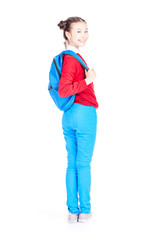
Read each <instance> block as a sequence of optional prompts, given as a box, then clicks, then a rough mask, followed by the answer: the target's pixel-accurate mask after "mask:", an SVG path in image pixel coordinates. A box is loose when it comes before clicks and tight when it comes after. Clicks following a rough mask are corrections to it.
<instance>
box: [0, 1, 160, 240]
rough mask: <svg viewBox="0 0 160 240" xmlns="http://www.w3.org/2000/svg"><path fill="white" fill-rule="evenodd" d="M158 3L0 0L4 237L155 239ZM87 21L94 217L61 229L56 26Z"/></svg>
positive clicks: (159, 197) (159, 193)
mask: <svg viewBox="0 0 160 240" xmlns="http://www.w3.org/2000/svg"><path fill="white" fill-rule="evenodd" d="M159 12H160V7H159V1H156V0H152V1H143V0H139V1H137V0H135V1H125V0H123V1H117V0H113V1H102V0H100V1H96V2H93V1H84V0H81V1H79V2H76V1H72V0H69V1H64V0H63V1H53V0H52V1H51V0H46V1H36V0H32V1H30V0H28V1H18V0H15V1H1V3H0V25H1V38H0V69H1V70H0V112H1V117H0V121H1V124H0V136H1V151H0V155H1V156H0V186H1V188H0V193H1V197H0V211H1V212H0V220H1V231H0V234H1V235H2V236H1V239H3V240H5V239H11V238H13V237H14V238H16V239H39V240H41V239H48V240H49V239H54V238H56V237H57V239H62V238H63V237H65V238H66V239H74V238H75V237H76V239H82V237H84V239H87V237H93V236H99V233H102V235H103V236H104V239H109V240H111V239H113V240H115V239H116V240H117V239H123V240H124V239H127V240H128V239H130V240H131V239H154V240H158V239H159V238H160V232H159V225H160V218H159V216H160V206H159V202H160V186H159V183H160V176H159V170H160V168H159V161H160V151H159V148H160V126H159V122H160V96H159V92H160V87H159V81H160V71H159V67H160V45H159V42H160V31H159V29H160V26H159V23H160V16H159ZM70 16H80V17H82V18H84V19H85V20H86V21H87V23H88V28H89V36H90V37H89V41H88V43H87V45H86V47H85V49H83V50H82V52H83V54H84V56H85V59H86V61H87V63H88V65H89V66H90V67H94V68H95V71H96V73H97V77H96V80H95V83H94V84H95V92H96V95H97V99H98V102H99V109H98V110H97V113H98V132H97V141H96V147H95V152H94V156H93V161H92V193H91V197H92V211H93V219H92V221H91V222H90V223H87V224H85V225H80V224H76V225H74V226H73V225H72V226H71V225H69V224H67V222H66V218H65V217H66V215H67V208H66V205H65V204H66V192H65V191H66V190H65V171H66V164H67V160H66V156H67V155H66V150H65V142H64V138H63V133H62V128H61V117H62V112H60V111H59V110H58V109H57V108H56V107H55V106H54V104H53V102H52V100H51V98H50V96H49V93H48V91H47V87H48V81H49V80H48V75H49V69H50V65H51V62H52V59H53V57H54V56H55V55H56V54H57V53H58V52H60V51H61V50H63V42H64V39H63V33H62V31H61V30H59V28H58V27H57V24H58V23H59V21H60V20H64V19H66V18H68V17H70Z"/></svg>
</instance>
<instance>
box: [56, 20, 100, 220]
mask: <svg viewBox="0 0 160 240" xmlns="http://www.w3.org/2000/svg"><path fill="white" fill-rule="evenodd" d="M58 26H59V27H60V29H62V30H63V36H64V38H65V40H66V42H65V47H66V49H67V50H72V51H74V52H76V53H77V54H78V55H79V56H80V57H81V55H80V47H84V46H85V44H86V42H87V40H88V28H87V24H86V22H85V20H83V19H82V18H80V17H70V18H68V19H67V20H65V21H60V23H59V24H58ZM81 58H82V57H81ZM82 59H83V58H82ZM83 60H84V59H83ZM95 77H96V73H95V71H94V69H89V70H88V72H87V71H84V69H83V67H82V66H81V64H80V63H79V62H78V61H77V59H75V58H74V57H73V56H70V55H64V60H63V67H62V75H61V79H60V82H59V95H60V96H61V97H67V96H71V95H74V94H75V101H74V104H73V105H72V107H71V108H70V109H69V110H67V111H65V112H64V113H63V117H62V128H63V133H64V138H65V141H66V149H67V152H68V166H67V171H66V189H67V206H68V211H69V215H68V222H70V223H74V222H77V221H79V222H86V221H88V220H89V219H90V217H91V204H90V186H91V172H90V163H91V159H92V155H93V150H94V145H95V139H96V128H97V113H96V109H97V108H98V103H97V100H96V96H95V92H94V87H93V81H94V79H95Z"/></svg>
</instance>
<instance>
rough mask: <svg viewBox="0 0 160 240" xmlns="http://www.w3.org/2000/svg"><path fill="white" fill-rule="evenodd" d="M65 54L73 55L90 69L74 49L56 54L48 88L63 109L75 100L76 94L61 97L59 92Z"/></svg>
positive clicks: (84, 66) (83, 65)
mask: <svg viewBox="0 0 160 240" xmlns="http://www.w3.org/2000/svg"><path fill="white" fill-rule="evenodd" d="M64 54H68V55H71V56H73V57H75V58H76V59H77V60H78V61H79V62H80V64H81V65H82V67H83V68H85V69H86V70H87V71H88V67H87V66H86V64H85V63H84V61H83V60H82V59H81V58H80V57H79V56H78V55H77V54H76V53H75V52H73V51H71V50H66V51H63V52H61V53H60V54H59V55H57V56H55V57H54V59H53V62H52V64H51V68H50V72H49V85H48V90H49V93H50V96H51V98H52V99H53V101H54V102H55V104H56V106H57V107H58V108H59V109H60V110H61V111H67V110H68V109H69V108H70V107H71V106H72V104H73V103H74V100H75V95H72V96H69V97H64V98H61V97H60V96H59V94H58V87H59V80H60V78H61V74H62V66H63V57H64Z"/></svg>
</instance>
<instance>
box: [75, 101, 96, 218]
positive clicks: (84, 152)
mask: <svg viewBox="0 0 160 240" xmlns="http://www.w3.org/2000/svg"><path fill="white" fill-rule="evenodd" d="M78 107H79V110H78V111H77V118H76V119H77V128H76V136H77V159H76V166H77V173H78V192H79V202H80V212H81V213H86V214H88V213H90V211H91V204H90V190H91V166H90V164H91V160H92V155H93V151H94V146H95V140H96V130H97V113H96V109H95V108H94V107H89V106H84V105H80V106H78Z"/></svg>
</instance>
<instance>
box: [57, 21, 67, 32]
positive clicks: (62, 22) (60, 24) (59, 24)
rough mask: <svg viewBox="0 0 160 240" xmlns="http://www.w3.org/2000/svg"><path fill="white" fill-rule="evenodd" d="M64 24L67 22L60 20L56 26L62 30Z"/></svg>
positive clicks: (64, 26)
mask: <svg viewBox="0 0 160 240" xmlns="http://www.w3.org/2000/svg"><path fill="white" fill-rule="evenodd" d="M66 24H67V22H66V21H60V22H59V23H58V27H59V28H60V29H62V30H64V29H65V28H66Z"/></svg>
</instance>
